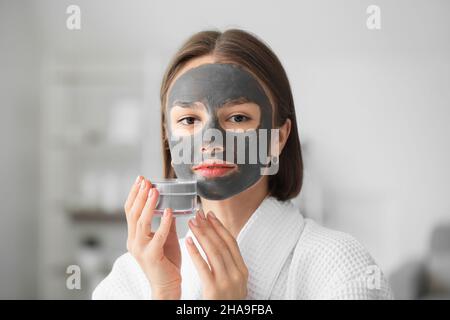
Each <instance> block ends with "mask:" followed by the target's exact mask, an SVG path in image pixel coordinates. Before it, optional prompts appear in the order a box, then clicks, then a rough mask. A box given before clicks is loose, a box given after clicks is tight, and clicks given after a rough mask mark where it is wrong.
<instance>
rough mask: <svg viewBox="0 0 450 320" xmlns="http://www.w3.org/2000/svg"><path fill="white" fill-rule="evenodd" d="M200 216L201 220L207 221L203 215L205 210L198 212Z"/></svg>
mask: <svg viewBox="0 0 450 320" xmlns="http://www.w3.org/2000/svg"><path fill="white" fill-rule="evenodd" d="M198 215H199V216H200V218H201V219H203V220H206V217H205V214H204V213H203V210H199V211H198Z"/></svg>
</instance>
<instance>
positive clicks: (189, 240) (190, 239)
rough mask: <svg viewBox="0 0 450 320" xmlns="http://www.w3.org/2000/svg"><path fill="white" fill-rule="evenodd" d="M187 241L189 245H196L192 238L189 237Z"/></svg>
mask: <svg viewBox="0 0 450 320" xmlns="http://www.w3.org/2000/svg"><path fill="white" fill-rule="evenodd" d="M186 241H187V242H188V243H189V244H194V241H193V240H192V238H191V237H187V239H186Z"/></svg>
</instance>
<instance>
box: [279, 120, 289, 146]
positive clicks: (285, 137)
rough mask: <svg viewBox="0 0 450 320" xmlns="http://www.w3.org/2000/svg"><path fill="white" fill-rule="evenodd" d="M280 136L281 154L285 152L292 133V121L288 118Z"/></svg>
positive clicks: (281, 128)
mask: <svg viewBox="0 0 450 320" xmlns="http://www.w3.org/2000/svg"><path fill="white" fill-rule="evenodd" d="M279 129H280V136H279V146H280V149H279V151H280V154H281V151H283V148H284V146H285V145H286V142H287V140H288V138H289V134H290V133H291V119H289V118H287V119H286V121H285V122H284V124H283V125H282V126H281V127H280V128H279Z"/></svg>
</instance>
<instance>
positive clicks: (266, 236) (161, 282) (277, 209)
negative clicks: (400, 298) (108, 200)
mask: <svg viewBox="0 0 450 320" xmlns="http://www.w3.org/2000/svg"><path fill="white" fill-rule="evenodd" d="M160 98H161V128H162V137H163V138H162V139H163V141H162V144H163V157H164V164H165V166H164V175H165V177H166V178H175V177H176V178H183V179H184V178H185V179H195V180H197V186H198V193H199V198H200V199H199V200H200V203H201V210H199V211H198V212H197V213H196V215H195V217H193V218H192V219H190V220H189V231H188V234H187V235H186V237H184V238H183V239H178V237H177V232H176V228H175V221H174V217H173V212H172V210H171V208H167V209H166V210H165V212H164V215H163V217H162V219H161V223H160V226H159V227H158V229H157V230H156V231H155V232H154V231H152V230H151V221H152V218H153V209H154V208H155V205H156V203H157V199H158V191H157V190H156V189H155V188H152V185H151V181H148V180H147V179H145V178H144V177H141V176H140V177H138V178H137V180H136V183H135V184H134V185H133V186H132V188H131V191H130V194H129V196H128V199H127V200H126V203H125V212H126V217H127V223H128V241H127V249H128V252H127V253H125V254H124V255H122V256H121V257H119V258H118V259H117V260H116V262H115V263H114V266H113V268H112V271H111V273H110V274H109V275H108V276H107V277H106V278H105V279H104V280H103V281H102V282H101V283H100V284H99V285H98V287H97V288H96V289H95V291H94V293H93V298H94V299H387V298H391V297H392V296H391V291H390V288H389V285H388V283H387V281H386V279H385V277H384V276H383V273H382V272H381V271H380V270H379V269H378V268H377V266H376V264H375V262H374V260H373V259H372V258H371V256H370V255H369V253H368V252H367V251H366V250H365V249H364V248H363V247H362V246H361V245H360V244H359V243H358V242H357V241H356V240H355V239H354V238H352V237H351V236H349V235H347V234H345V233H342V232H337V231H333V230H330V229H327V228H324V227H322V226H320V225H318V224H316V223H315V222H314V221H312V220H310V219H306V218H303V217H302V215H301V214H300V212H299V211H298V209H296V208H295V207H294V205H293V204H292V202H291V201H290V199H291V198H293V197H295V196H297V195H298V194H299V192H300V189H301V184H302V174H303V165H302V155H301V149H300V140H299V136H298V129H297V122H296V115H295V108H294V102H293V97H292V93H291V89H290V85H289V81H288V78H287V76H286V73H285V71H284V69H283V67H282V65H281V63H280V61H279V60H278V58H277V57H276V56H275V54H274V53H273V52H272V51H271V50H270V49H269V48H268V47H267V46H266V45H265V44H264V43H263V42H262V41H261V40H259V39H257V38H256V37H255V36H253V35H251V34H249V33H247V32H244V31H242V30H228V31H226V32H223V33H221V32H216V31H205V32H200V33H197V34H195V35H193V36H192V37H191V38H190V39H189V40H188V41H187V42H186V43H185V44H184V45H183V46H182V48H181V49H180V50H179V51H178V53H177V54H176V55H175V57H174V59H173V60H172V62H171V63H170V65H169V67H168V69H167V72H166V74H165V76H164V79H163V81H162V86H161V97H160ZM273 129H278V131H277V136H278V139H277V140H274V141H277V142H278V143H277V147H276V148H275V147H274V146H275V145H272V144H270V147H269V148H268V149H264V147H262V150H266V151H268V152H269V153H267V154H266V155H267V158H268V159H270V160H269V161H266V162H263V163H248V161H244V163H242V162H238V161H236V153H237V152H239V151H244V152H245V151H249V150H250V149H251V148H252V145H251V144H252V143H251V142H249V140H250V139H249V140H246V142H245V144H244V145H241V146H240V147H237V148H229V145H228V144H226V143H225V142H221V143H220V142H218V141H220V140H219V139H217V140H216V139H212V138H208V139H206V138H205V133H206V132H207V131H208V130H209V131H208V132H211V131H213V132H215V133H223V134H225V135H227V138H228V137H229V136H231V137H233V138H234V137H239V135H242V134H245V133H246V132H251V131H252V130H255V131H258V132H275V131H273ZM264 130H266V131H264ZM199 135H200V136H201V137H202V140H201V143H200V144H197V145H196V144H195V143H193V142H192V141H193V139H184V140H183V142H182V146H183V147H185V148H184V149H183V150H184V151H186V150H189V151H190V152H192V157H191V159H197V160H198V161H195V160H193V161H192V162H190V161H188V162H186V161H185V162H183V161H174V160H179V159H174V157H176V156H177V153H176V152H175V149H176V148H177V147H179V146H180V145H177V143H178V140H179V139H180V138H189V137H194V136H195V137H197V136H199ZM233 135H234V136H233ZM269 136H270V134H269ZM270 141H272V139H271V140H270ZM258 142H260V140H258ZM259 150H261V148H260V149H259ZM226 154H228V157H224V156H225V155H226ZM230 155H231V157H229V156H230ZM194 156H195V157H194ZM225 159H227V160H229V159H233V161H226V160H225ZM245 160H248V159H247V158H245ZM269 167H272V169H273V168H276V169H277V170H274V171H272V173H271V174H266V173H267V172H268V171H264V170H267V168H269ZM262 169H264V170H262Z"/></svg>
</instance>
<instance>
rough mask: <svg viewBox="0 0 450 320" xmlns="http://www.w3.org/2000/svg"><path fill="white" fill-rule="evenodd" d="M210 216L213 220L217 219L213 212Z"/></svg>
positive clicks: (209, 213)
mask: <svg viewBox="0 0 450 320" xmlns="http://www.w3.org/2000/svg"><path fill="white" fill-rule="evenodd" d="M208 216H211V218H213V219H217V218H216V216H215V215H214V213H213V212H212V211H210V212H208Z"/></svg>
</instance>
